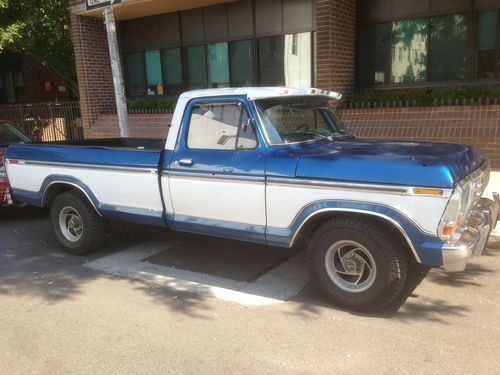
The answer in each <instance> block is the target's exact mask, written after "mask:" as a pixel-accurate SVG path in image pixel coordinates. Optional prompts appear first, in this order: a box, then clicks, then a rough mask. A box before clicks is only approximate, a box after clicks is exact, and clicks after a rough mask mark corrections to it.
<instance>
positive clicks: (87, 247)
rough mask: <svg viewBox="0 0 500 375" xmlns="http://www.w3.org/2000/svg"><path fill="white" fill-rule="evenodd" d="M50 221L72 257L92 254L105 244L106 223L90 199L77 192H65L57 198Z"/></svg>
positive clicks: (51, 211)
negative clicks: (89, 201)
mask: <svg viewBox="0 0 500 375" xmlns="http://www.w3.org/2000/svg"><path fill="white" fill-rule="evenodd" d="M50 217H51V221H52V227H53V229H54V233H55V235H56V237H57V239H58V240H59V242H60V243H61V245H62V246H63V247H64V249H65V250H66V252H68V253H70V254H74V255H84V254H88V253H91V252H93V251H95V250H97V249H98V248H99V247H100V246H101V245H102V243H103V241H104V236H105V222H104V220H103V219H102V218H101V217H99V215H98V214H97V212H96V211H95V210H94V208H93V207H91V206H90V204H89V203H88V202H87V200H86V199H84V198H82V197H81V196H80V195H79V194H77V193H75V192H65V193H62V194H61V195H59V196H58V197H56V199H55V200H54V202H53V204H52V206H51V210H50Z"/></svg>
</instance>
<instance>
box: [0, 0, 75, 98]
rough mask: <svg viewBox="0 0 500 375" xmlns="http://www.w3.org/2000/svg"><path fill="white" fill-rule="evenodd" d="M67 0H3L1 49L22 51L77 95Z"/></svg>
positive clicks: (0, 9) (0, 30) (0, 18)
mask: <svg viewBox="0 0 500 375" xmlns="http://www.w3.org/2000/svg"><path fill="white" fill-rule="evenodd" d="M67 6H68V3H67V0H0V52H1V51H2V50H4V49H6V48H10V49H12V50H14V51H23V52H25V53H27V54H29V55H30V56H32V57H33V58H34V59H35V60H37V61H38V62H40V63H41V64H42V65H43V66H45V67H46V68H47V69H48V70H50V71H52V72H53V73H55V74H57V75H59V76H61V77H62V78H63V79H64V80H65V81H66V82H67V84H68V86H69V89H70V90H71V93H72V94H73V95H74V96H78V86H77V83H76V71H75V61H74V55H73V46H72V44H71V35H70V16H69V12H68V9H67Z"/></svg>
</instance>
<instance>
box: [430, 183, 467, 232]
mask: <svg viewBox="0 0 500 375" xmlns="http://www.w3.org/2000/svg"><path fill="white" fill-rule="evenodd" d="M475 194H476V192H475V189H474V184H470V183H469V184H467V185H466V186H463V187H462V186H457V187H456V188H455V190H454V191H453V194H452V196H451V197H450V200H449V201H448V205H447V206H446V209H445V211H444V214H443V217H442V218H441V223H440V224H439V228H438V235H439V238H440V239H441V240H443V241H447V240H449V239H450V238H451V237H452V236H453V234H454V233H455V231H456V230H457V229H458V228H459V227H460V225H461V224H462V222H463V220H464V218H465V215H466V214H467V212H468V211H469V208H470V205H471V204H472V202H473V201H474V197H475Z"/></svg>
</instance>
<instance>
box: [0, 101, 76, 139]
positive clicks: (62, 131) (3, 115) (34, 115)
mask: <svg viewBox="0 0 500 375" xmlns="http://www.w3.org/2000/svg"><path fill="white" fill-rule="evenodd" d="M0 120H1V121H8V122H10V123H11V124H13V125H15V126H16V127H18V128H19V129H20V130H21V131H23V133H25V134H26V135H28V136H29V137H30V138H31V139H32V140H33V141H35V142H52V141H67V140H78V139H83V128H82V120H81V115H80V103H79V102H61V103H33V104H7V105H0Z"/></svg>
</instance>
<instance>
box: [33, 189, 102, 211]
mask: <svg viewBox="0 0 500 375" xmlns="http://www.w3.org/2000/svg"><path fill="white" fill-rule="evenodd" d="M54 184H61V185H71V186H73V187H75V188H77V189H78V190H80V191H81V192H82V193H83V194H85V196H86V197H87V200H88V201H89V202H90V204H91V205H92V207H94V210H95V211H96V212H97V214H98V215H99V216H101V217H102V214H101V212H100V211H99V210H98V209H97V207H96V205H95V204H94V201H93V200H92V199H91V198H90V196H89V195H88V194H87V192H86V191H85V190H84V189H82V187H81V186H78V185H77V184H75V183H73V182H69V181H52V182H50V183H49V184H48V185H47V186H46V187H45V190H44V191H43V193H42V201H41V202H42V207H45V195H46V193H47V191H48V190H49V188H50V186H51V185H54Z"/></svg>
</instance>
